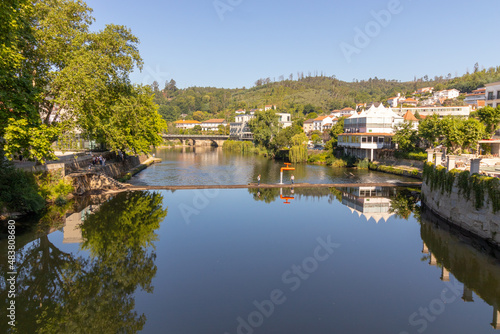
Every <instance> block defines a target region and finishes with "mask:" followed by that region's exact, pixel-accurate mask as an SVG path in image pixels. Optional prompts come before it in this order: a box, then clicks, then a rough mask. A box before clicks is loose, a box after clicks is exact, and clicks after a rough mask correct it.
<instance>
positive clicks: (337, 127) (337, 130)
mask: <svg viewBox="0 0 500 334" xmlns="http://www.w3.org/2000/svg"><path fill="white" fill-rule="evenodd" d="M344 120H345V117H340V118H339V119H338V120H337V123H335V124H334V125H333V126H332V128H331V129H330V137H331V138H332V139H330V141H329V142H330V145H332V147H336V146H337V143H338V138H339V134H341V133H344Z"/></svg>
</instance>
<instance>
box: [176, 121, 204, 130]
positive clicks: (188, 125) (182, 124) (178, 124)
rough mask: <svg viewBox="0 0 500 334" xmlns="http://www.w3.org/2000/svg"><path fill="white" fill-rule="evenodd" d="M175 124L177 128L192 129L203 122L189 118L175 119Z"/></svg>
mask: <svg viewBox="0 0 500 334" xmlns="http://www.w3.org/2000/svg"><path fill="white" fill-rule="evenodd" d="M174 124H175V127H176V128H177V129H192V128H194V127H195V126H196V125H201V122H198V121H193V120H187V121H185V120H180V121H175V122H174Z"/></svg>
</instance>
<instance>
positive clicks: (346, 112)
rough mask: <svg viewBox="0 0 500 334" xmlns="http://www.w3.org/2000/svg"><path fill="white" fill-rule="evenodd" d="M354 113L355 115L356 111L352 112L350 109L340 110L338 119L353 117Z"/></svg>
mask: <svg viewBox="0 0 500 334" xmlns="http://www.w3.org/2000/svg"><path fill="white" fill-rule="evenodd" d="M355 113H356V110H354V109H352V108H344V109H341V110H340V116H339V117H349V116H352V115H354V114H355ZM337 118H338V117H337Z"/></svg>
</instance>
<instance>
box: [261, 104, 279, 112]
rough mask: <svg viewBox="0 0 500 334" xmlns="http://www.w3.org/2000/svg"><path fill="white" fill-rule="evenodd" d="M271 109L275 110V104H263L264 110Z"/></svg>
mask: <svg viewBox="0 0 500 334" xmlns="http://www.w3.org/2000/svg"><path fill="white" fill-rule="evenodd" d="M271 109H274V110H276V106H275V105H267V106H264V111H268V110H271Z"/></svg>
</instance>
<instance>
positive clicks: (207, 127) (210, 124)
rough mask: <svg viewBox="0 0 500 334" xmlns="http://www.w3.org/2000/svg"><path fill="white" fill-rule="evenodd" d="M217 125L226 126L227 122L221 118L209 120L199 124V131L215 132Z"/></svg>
mask: <svg viewBox="0 0 500 334" xmlns="http://www.w3.org/2000/svg"><path fill="white" fill-rule="evenodd" d="M219 125H223V126H226V125H227V122H226V120H225V119H223V118H214V119H209V120H208V121H203V122H201V129H202V130H203V131H217V130H219Z"/></svg>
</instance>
